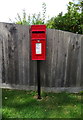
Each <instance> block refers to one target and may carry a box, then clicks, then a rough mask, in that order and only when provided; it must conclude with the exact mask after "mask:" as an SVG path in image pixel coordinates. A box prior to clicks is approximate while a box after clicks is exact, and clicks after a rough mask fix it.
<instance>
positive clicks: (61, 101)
mask: <svg viewBox="0 0 83 120" xmlns="http://www.w3.org/2000/svg"><path fill="white" fill-rule="evenodd" d="M36 96H37V93H36V92H34V91H24V90H23V91H22V90H8V89H3V90H2V101H3V104H2V105H3V108H2V116H3V118H80V117H81V104H82V102H81V97H82V96H83V94H82V93H79V94H70V93H65V92H62V93H44V92H43V93H42V99H40V100H38V99H37V98H36Z"/></svg>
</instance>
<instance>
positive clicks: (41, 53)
mask: <svg viewBox="0 0 83 120" xmlns="http://www.w3.org/2000/svg"><path fill="white" fill-rule="evenodd" d="M31 46H32V60H45V59H46V47H45V46H46V41H45V40H40V41H39V40H33V41H32V45H31Z"/></svg>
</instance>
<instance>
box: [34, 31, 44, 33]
mask: <svg viewBox="0 0 83 120" xmlns="http://www.w3.org/2000/svg"><path fill="white" fill-rule="evenodd" d="M32 33H45V31H32Z"/></svg>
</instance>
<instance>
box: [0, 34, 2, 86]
mask: <svg viewBox="0 0 83 120" xmlns="http://www.w3.org/2000/svg"><path fill="white" fill-rule="evenodd" d="M1 83H2V35H0V84H1Z"/></svg>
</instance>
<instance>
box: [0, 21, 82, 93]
mask: <svg viewBox="0 0 83 120" xmlns="http://www.w3.org/2000/svg"><path fill="white" fill-rule="evenodd" d="M29 29H30V26H23V25H15V24H7V23H0V83H1V81H2V87H4V85H5V87H7V85H9V86H10V87H16V86H21V87H20V88H22V87H23V86H24V89H25V88H26V86H28V87H30V86H33V87H34V88H36V86H37V61H32V60H31V53H30V33H29ZM46 49H47V50H46V52H47V54H46V60H45V61H41V64H40V76H41V84H42V87H43V88H44V89H45V90H46V88H47V89H48V90H54V91H55V90H56V89H57V88H59V89H60V88H61V89H63V88H65V89H67V88H69V89H70V90H71V88H72V87H74V88H76V89H77V88H79V89H80V90H81V88H82V86H83V74H81V71H83V35H79V34H74V33H70V32H65V31H61V30H55V29H47V48H46ZM28 87H27V89H28Z"/></svg>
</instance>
